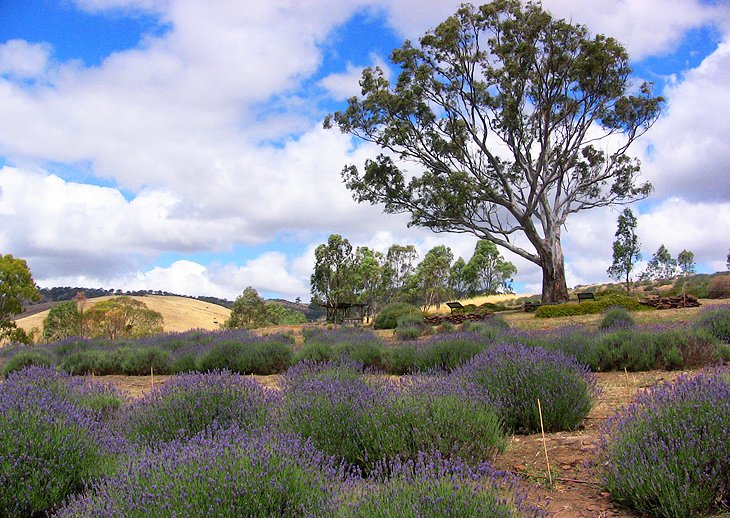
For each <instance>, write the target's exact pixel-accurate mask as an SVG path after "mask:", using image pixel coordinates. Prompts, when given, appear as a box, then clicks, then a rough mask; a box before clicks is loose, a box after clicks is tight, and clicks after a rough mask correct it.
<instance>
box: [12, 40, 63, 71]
mask: <svg viewBox="0 0 730 518" xmlns="http://www.w3.org/2000/svg"><path fill="white" fill-rule="evenodd" d="M51 52H52V47H51V45H49V44H47V43H28V42H27V41H24V40H10V41H7V42H5V43H3V44H2V45H0V75H8V76H11V77H13V78H16V79H33V78H36V77H38V76H41V75H42V74H43V73H44V72H45V71H46V68H47V66H48V62H49V59H50V56H51Z"/></svg>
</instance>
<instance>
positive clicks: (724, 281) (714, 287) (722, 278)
mask: <svg viewBox="0 0 730 518" xmlns="http://www.w3.org/2000/svg"><path fill="white" fill-rule="evenodd" d="M707 297H708V298H710V299H728V298H730V275H715V276H714V277H712V278H711V279H710V281H709V282H708V284H707Z"/></svg>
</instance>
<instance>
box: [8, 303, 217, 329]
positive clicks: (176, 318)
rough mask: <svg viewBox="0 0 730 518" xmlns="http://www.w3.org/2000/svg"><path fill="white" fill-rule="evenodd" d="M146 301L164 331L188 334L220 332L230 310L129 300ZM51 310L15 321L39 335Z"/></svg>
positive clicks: (192, 304)
mask: <svg viewBox="0 0 730 518" xmlns="http://www.w3.org/2000/svg"><path fill="white" fill-rule="evenodd" d="M110 298H111V297H98V298H94V299H89V300H88V305H91V304H93V303H94V302H99V301H100V300H106V299H110ZM130 298H133V299H137V300H140V301H142V302H144V303H145V304H146V305H147V307H148V308H150V309H153V310H155V311H158V312H160V313H161V314H162V318H163V319H164V323H163V328H164V330H165V331H167V332H169V331H188V330H190V329H211V330H213V329H220V324H222V323H223V322H225V320H226V319H227V318H228V315H229V314H230V313H231V311H230V310H229V309H227V308H224V307H223V306H218V305H217V304H211V303H210V302H203V301H202V300H195V299H189V298H186V297H169V296H162V295H146V296H144V297H130ZM46 315H48V311H43V312H41V313H37V314H35V315H31V316H29V317H25V318H19V319H18V320H16V323H17V324H18V327H22V328H23V329H25V330H26V331H31V330H33V329H34V328H36V329H38V331H39V333H41V332H42V331H43V320H44V319H45V318H46Z"/></svg>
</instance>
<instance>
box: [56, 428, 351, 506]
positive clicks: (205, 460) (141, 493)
mask: <svg viewBox="0 0 730 518" xmlns="http://www.w3.org/2000/svg"><path fill="white" fill-rule="evenodd" d="M345 478H346V475H345V473H344V472H343V470H342V468H341V467H339V466H337V465H336V464H335V463H334V462H333V461H332V460H331V459H330V458H328V457H326V456H323V455H322V454H321V453H319V452H317V451H316V450H314V449H313V448H312V447H311V446H310V445H307V444H302V443H301V442H300V441H299V440H298V439H296V438H293V437H286V436H275V435H274V436H250V435H248V434H244V433H242V432H241V431H240V430H237V429H235V428H231V429H228V430H227V431H225V432H221V433H219V434H217V435H215V436H214V437H213V436H210V435H207V434H201V435H198V436H195V437H194V438H192V439H191V440H190V441H187V442H177V441H173V442H171V443H169V444H167V445H166V446H165V447H164V448H162V449H160V450H158V451H155V452H143V453H141V454H140V455H139V456H137V457H135V458H133V459H132V460H131V461H130V462H129V463H128V464H127V465H126V466H124V467H123V468H122V469H120V470H119V472H118V473H117V474H115V475H112V476H111V477H108V478H107V479H104V480H102V481H99V482H97V483H95V484H94V485H93V487H92V489H91V491H90V492H89V493H88V494H86V495H85V496H82V497H77V498H74V499H72V500H71V501H70V502H69V503H68V504H67V505H66V506H65V507H64V508H63V509H61V511H60V512H59V513H58V516H60V517H76V516H98V517H107V516H115V517H121V516H124V517H125V518H126V517H147V516H221V517H236V518H237V517H240V516H251V517H270V516H271V517H273V516H333V515H334V510H335V506H336V503H335V502H336V495H337V491H338V489H339V486H340V484H341V483H342V482H343V480H344V479H345Z"/></svg>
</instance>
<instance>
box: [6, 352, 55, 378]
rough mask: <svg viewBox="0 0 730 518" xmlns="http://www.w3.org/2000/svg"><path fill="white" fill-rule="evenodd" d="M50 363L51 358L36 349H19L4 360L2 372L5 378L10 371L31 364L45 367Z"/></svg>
mask: <svg viewBox="0 0 730 518" xmlns="http://www.w3.org/2000/svg"><path fill="white" fill-rule="evenodd" d="M51 363H52V362H51V358H50V356H48V355H47V354H44V353H41V352H36V351H20V352H18V353H17V354H15V355H14V356H12V357H10V358H9V359H8V360H7V361H6V362H5V364H4V365H3V371H2V374H3V377H4V378H7V377H8V376H9V375H10V374H11V373H13V372H15V371H19V370H22V369H24V368H26V367H30V366H31V365H38V366H46V367H47V366H49V365H51Z"/></svg>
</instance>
